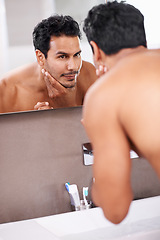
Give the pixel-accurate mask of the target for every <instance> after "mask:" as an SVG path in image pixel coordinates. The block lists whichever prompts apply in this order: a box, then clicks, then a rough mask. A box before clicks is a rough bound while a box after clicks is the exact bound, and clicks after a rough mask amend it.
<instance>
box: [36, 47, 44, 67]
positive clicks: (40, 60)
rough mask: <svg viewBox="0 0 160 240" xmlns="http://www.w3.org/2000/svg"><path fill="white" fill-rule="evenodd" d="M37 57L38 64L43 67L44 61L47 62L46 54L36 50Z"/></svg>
mask: <svg viewBox="0 0 160 240" xmlns="http://www.w3.org/2000/svg"><path fill="white" fill-rule="evenodd" d="M36 58H37V62H38V64H39V65H40V66H41V67H43V66H44V63H45V56H44V54H43V53H42V52H41V51H40V50H38V49H37V50H36Z"/></svg>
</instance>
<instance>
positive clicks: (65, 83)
mask: <svg viewBox="0 0 160 240" xmlns="http://www.w3.org/2000/svg"><path fill="white" fill-rule="evenodd" d="M80 37H81V33H80V29H79V26H78V23H77V22H76V21H74V20H73V19H72V18H71V17H70V16H58V15H55V16H51V17H49V18H48V19H45V20H43V21H42V22H40V23H39V24H38V25H37V26H36V27H35V29H34V31H33V43H34V47H35V52H36V57H37V62H35V63H32V64H29V65H27V66H23V67H20V68H18V69H16V70H14V71H11V72H10V73H8V74H7V75H6V76H5V77H4V78H3V79H2V80H1V81H0V112H1V113H4V112H16V111H27V110H34V109H36V110H37V109H48V108H60V107H70V106H78V105H82V104H83V99H84V95H85V93H86V91H87V89H88V88H89V87H90V85H91V84H92V83H93V82H94V81H95V80H96V78H97V77H96V73H95V67H94V66H93V65H92V64H91V63H89V62H86V61H82V59H81V49H80Z"/></svg>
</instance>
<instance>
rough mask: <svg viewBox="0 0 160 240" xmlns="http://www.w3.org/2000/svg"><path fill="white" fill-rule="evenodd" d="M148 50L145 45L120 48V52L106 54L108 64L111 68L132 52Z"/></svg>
mask: <svg viewBox="0 0 160 240" xmlns="http://www.w3.org/2000/svg"><path fill="white" fill-rule="evenodd" d="M144 51H146V48H145V47H143V46H139V47H136V48H126V49H122V50H120V51H119V52H118V53H116V54H113V55H111V56H107V55H106V65H107V68H108V69H111V68H112V67H113V66H115V65H116V64H117V63H118V62H119V61H120V60H121V59H122V58H124V57H128V56H129V55H131V54H135V53H139V52H144Z"/></svg>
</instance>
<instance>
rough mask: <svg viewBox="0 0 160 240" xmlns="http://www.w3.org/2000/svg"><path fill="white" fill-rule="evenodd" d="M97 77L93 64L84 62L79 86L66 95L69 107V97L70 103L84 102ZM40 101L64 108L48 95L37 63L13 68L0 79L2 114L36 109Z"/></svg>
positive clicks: (0, 108) (78, 82)
mask: <svg viewBox="0 0 160 240" xmlns="http://www.w3.org/2000/svg"><path fill="white" fill-rule="evenodd" d="M95 80H96V74H95V68H94V66H93V65H92V64H90V63H88V62H85V61H83V65H82V70H81V72H80V75H79V76H78V78H77V86H76V87H75V90H74V91H72V93H70V92H69V93H68V95H67V96H66V101H65V102H66V106H67V100H68V106H72V105H73V106H76V105H82V103H83V99H84V95H85V93H86V91H87V90H88V88H89V87H90V86H91V85H92V83H94V81H95ZM62 98H63V96H62ZM37 102H49V103H50V104H51V106H53V107H56V108H58V107H63V106H62V105H61V106H60V105H59V102H58V101H56V100H55V101H53V100H52V99H50V97H49V96H48V91H47V88H46V84H45V81H44V80H43V75H42V73H41V70H40V67H39V65H38V64H37V63H36V62H35V63H32V64H29V65H26V66H23V67H20V68H17V69H15V70H13V71H11V72H10V73H8V74H7V75H6V76H5V77H4V78H3V79H2V80H1V81H0V112H1V113H4V112H17V111H28V110H34V106H35V105H36V104H37ZM66 106H64V107H66Z"/></svg>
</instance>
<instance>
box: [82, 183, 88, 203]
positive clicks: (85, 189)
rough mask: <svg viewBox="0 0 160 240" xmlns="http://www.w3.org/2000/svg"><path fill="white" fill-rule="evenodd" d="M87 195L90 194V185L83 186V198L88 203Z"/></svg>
mask: <svg viewBox="0 0 160 240" xmlns="http://www.w3.org/2000/svg"><path fill="white" fill-rule="evenodd" d="M87 196H88V187H83V200H84V204H85V205H88V202H87V199H86V197H87Z"/></svg>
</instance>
